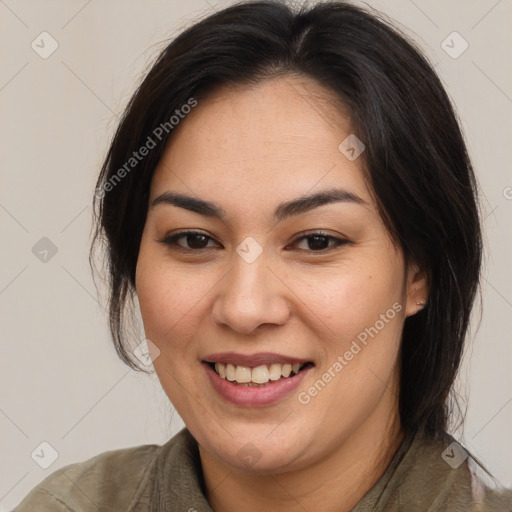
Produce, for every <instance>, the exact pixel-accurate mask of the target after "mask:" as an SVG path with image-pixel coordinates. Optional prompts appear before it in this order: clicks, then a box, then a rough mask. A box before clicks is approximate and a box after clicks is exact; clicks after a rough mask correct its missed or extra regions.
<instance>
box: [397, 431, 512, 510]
mask: <svg viewBox="0 0 512 512" xmlns="http://www.w3.org/2000/svg"><path fill="white" fill-rule="evenodd" d="M407 455H408V457H406V459H408V460H407V461H406V463H405V465H404V466H405V467H404V468H403V469H404V470H405V471H406V474H403V475H402V476H403V480H402V485H401V486H400V487H401V489H400V492H399V495H400V497H399V501H400V505H402V506H403V505H407V506H411V505H415V506H421V505H424V504H428V505H429V506H432V507H434V508H433V510H450V511H453V512H456V511H461V512H491V511H497V512H498V511H499V512H512V489H506V488H504V487H503V486H501V485H500V484H499V483H498V481H497V480H496V479H495V478H494V477H493V476H492V475H491V474H490V473H489V472H488V471H487V470H486V469H485V468H484V466H483V465H482V464H481V463H480V462H479V461H478V459H477V458H476V457H474V455H472V454H471V453H470V452H469V451H468V450H467V449H466V448H464V447H463V446H462V445H461V444H460V443H458V442H457V441H456V440H455V439H454V438H453V437H452V436H450V435H449V434H447V433H445V434H443V436H441V437H440V438H439V439H436V440H432V439H430V440H429V439H424V438H421V437H417V438H416V439H415V440H414V441H413V443H412V446H411V449H410V450H409V453H408V454H407ZM407 506H406V508H405V509H404V510H407V509H408V508H407ZM435 507H438V508H435ZM429 510H430V509H429Z"/></svg>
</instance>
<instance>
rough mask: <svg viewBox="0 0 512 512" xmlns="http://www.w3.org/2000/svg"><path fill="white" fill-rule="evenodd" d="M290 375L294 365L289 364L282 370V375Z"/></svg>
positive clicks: (284, 365)
mask: <svg viewBox="0 0 512 512" xmlns="http://www.w3.org/2000/svg"><path fill="white" fill-rule="evenodd" d="M290 373H292V365H291V364H289V363H286V364H283V366H282V368H281V375H282V376H283V377H289V376H290Z"/></svg>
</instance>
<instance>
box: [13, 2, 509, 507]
mask: <svg viewBox="0 0 512 512" xmlns="http://www.w3.org/2000/svg"><path fill="white" fill-rule="evenodd" d="M95 204H96V207H97V215H98V225H97V232H96V241H99V240H101V239H103V238H104V239H105V241H106V251H107V260H108V275H109V278H110V325H111V330H112V334H113V340H114V343H115V346H116V349H117V351H118V353H119V355H120V357H121V358H122V360H123V361H124V362H126V363H127V364H128V365H129V366H131V367H132V368H134V369H137V363H136V361H137V359H136V357H135V356H136V355H137V350H139V349H138V348H137V349H136V351H135V355H134V353H133V348H130V346H129V340H128V339H127V336H126V330H125V329H124V327H123V322H124V320H125V319H126V314H127V313H126V311H127V310H126V308H127V305H128V304H129V302H130V300H132V299H133V298H134V297H136V298H137V300H138V303H139V306H140V311H141V315H142V319H143V323H144V330H145V334H146V338H147V340H148V341H147V346H148V350H149V353H150V356H151V360H152V362H153V366H154V368H155V371H156V373H157V375H158V378H159V380H160V382H161V384H162V386H163V389H164V390H165V392H166V394H167V395H168V397H169V399H170V401H171V402H172V404H173V405H174V407H175V408H176V410H177V411H178V413H179V414H180V416H181V418H182V419H183V421H184V423H185V425H186V428H185V429H184V430H182V431H181V432H180V433H179V434H177V435H176V436H174V437H173V438H172V439H171V440H169V442H168V443H166V444H165V445H163V446H157V445H146V446H140V447H135V448H128V449H124V450H116V451H111V452H106V453H103V454H99V455H98V456H96V457H94V458H92V459H90V460H88V461H85V462H83V463H81V464H73V465H71V466H67V467H65V468H62V469H61V470H59V471H56V472H55V473H54V474H52V475H50V476H49V477H48V478H47V479H46V480H44V481H43V482H42V483H41V484H40V485H39V486H38V487H37V488H36V489H34V490H33V491H32V492H31V493H30V494H29V496H27V498H26V499H25V500H24V501H23V502H22V503H21V504H20V505H19V506H18V508H17V509H16V510H17V511H18V512H25V511H28V510H35V509H37V510H38V511H40V512H41V511H46V510H48V511H49V510H52V511H53V510H73V511H85V510H102V511H105V510H116V511H118V510H129V511H140V512H142V511H163V510H165V511H178V510H180V511H182V510H188V511H193V510H196V511H198V512H199V511H211V510H213V511H215V512H220V511H222V512H229V511H234V510H236V511H238V512H241V511H253V510H283V509H286V510H290V511H304V510H307V511H315V510H319V509H320V510H325V511H332V512H334V511H336V512H348V511H350V510H352V511H357V512H362V511H369V510H372V511H373V510H375V511H395V510H404V511H420V510H421V511H423V510H425V511H426V510H429V511H447V510H449V511H458V510H460V511H468V510H475V511H476V510H500V511H508V510H512V491H509V490H497V489H492V488H491V487H490V486H489V485H487V484H486V483H485V482H484V480H483V478H481V477H480V476H479V475H478V474H476V469H477V467H478V464H477V463H476V462H475V460H474V459H473V458H472V457H468V453H467V452H466V451H465V450H464V449H463V448H462V447H461V446H460V445H459V444H458V443H456V442H455V441H454V439H453V438H452V437H451V436H450V435H449V434H448V433H447V429H448V421H449V419H450V413H451V412H450V408H449V407H448V398H449V392H450V390H451V388H452V385H453V382H454V379H455V376H456V372H457V369H458V367H459V363H460V359H461V354H462V350H463V346H464V339H465V335H466V331H467V328H468V322H469V317H470V312H471V308H472V304H473V300H474V297H475V293H476V291H477V287H478V280H479V270H480V263H481V233H480V223H479V217H478V209H477V191H476V185H475V178H474V175H473V171H472V167H471V163H470V159H469V157H468V155H467V151H466V147H465V144H464V141H463V137H462V135H461V132H460V128H459V126H458V124H457V121H456V117H455V115H454V112H453V109H452V106H451V104H450V101H449V99H448V97H447V95H446V93H445V91H444V90H443V87H442V85H441V83H440V81H439V79H438V78H437V77H436V75H435V73H434V72H433V70H432V68H431V67H430V65H429V64H428V63H427V61H426V60H425V58H424V57H423V56H422V55H421V54H420V53H419V51H418V50H416V49H415V48H414V47H413V45H412V44H411V43H410V42H407V41H406V39H405V37H404V36H403V35H400V34H399V33H398V32H397V31H396V29H393V28H391V27H390V26H388V25H387V24H386V23H385V22H383V21H381V20H380V19H378V17H377V16H376V15H370V14H368V13H367V12H365V11H363V10H360V9H358V8H356V7H353V6H350V5H346V4H344V3H338V2H333V3H324V4H318V5H316V6H313V7H310V8H308V9H303V10H302V11H301V12H298V13H294V12H293V11H292V10H291V9H290V8H288V7H286V6H284V5H282V4H281V3H279V2H255V3H242V4H239V5H235V6H232V7H229V8H227V9H224V10H222V11H220V12H217V13H215V14H213V15H211V16H210V17H208V18H206V19H204V20H202V21H200V22H198V23H197V24H195V25H194V26H192V27H191V28H189V29H188V30H186V31H185V32H184V33H182V34H181V35H180V36H178V37H177V38H176V39H175V40H174V41H172V42H171V43H170V44H169V45H168V47H167V48H166V49H165V50H164V51H163V53H162V54H161V55H160V57H159V59H158V60H157V62H156V63H155V64H154V66H153V67H152V69H151V70H150V72H149V74H148V75H147V77H146V78H145V79H144V81H143V82H142V84H141V85H140V87H139V89H138V90H137V91H136V93H135V94H134V96H133V98H132V100H131V101H130V103H129V105H128V107H127V109H126V112H125V115H124V117H123V119H122V121H121V123H120V125H119V127H118V130H117V133H116V135H115V137H114V139H113V141H112V144H111V146H110V149H109V152H108V155H107V158H106V161H105V164H104V166H103V168H102V171H101V174H100V177H99V180H98V186H97V194H96V198H95Z"/></svg>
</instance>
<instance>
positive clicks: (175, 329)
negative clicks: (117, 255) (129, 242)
mask: <svg viewBox="0 0 512 512" xmlns="http://www.w3.org/2000/svg"><path fill="white" fill-rule="evenodd" d="M159 258H160V259H159ZM204 277H205V276H204V273H201V272H193V273H191V272H185V271H183V269H182V268H180V266H179V265H175V264H173V263H172V262H171V261H161V256H160V257H157V255H153V254H151V252H150V251H148V250H144V248H143V246H142V247H141V252H140V255H139V261H138V263H137V278H136V279H137V280H136V283H137V298H138V301H139V307H140V311H141V316H142V320H143V323H144V330H145V334H146V337H147V338H149V339H150V340H152V341H154V342H155V343H156V344H157V345H158V346H159V348H160V350H162V351H167V350H171V349H176V348H178V347H179V344H180V341H181V343H182V344H185V343H186V341H187V338H188V336H189V335H191V334H192V328H193V326H194V329H195V328H197V320H194V318H195V317H196V316H197V314H198V311H199V310H200V308H201V304H202V302H201V301H202V300H204V299H205V298H206V295H207V293H208V290H209V288H211V286H209V284H208V280H207V279H204ZM168 340H173V343H172V345H171V344H169V343H168Z"/></svg>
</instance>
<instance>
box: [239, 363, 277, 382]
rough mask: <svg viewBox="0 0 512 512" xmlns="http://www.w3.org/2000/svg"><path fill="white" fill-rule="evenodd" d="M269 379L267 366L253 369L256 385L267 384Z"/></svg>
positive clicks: (253, 379)
mask: <svg viewBox="0 0 512 512" xmlns="http://www.w3.org/2000/svg"><path fill="white" fill-rule="evenodd" d="M269 378H270V375H269V372H268V368H267V367H266V366H256V368H253V369H252V378H251V380H252V382H255V383H256V384H266V383H267V382H268V380H269ZM237 380H238V379H237Z"/></svg>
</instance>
